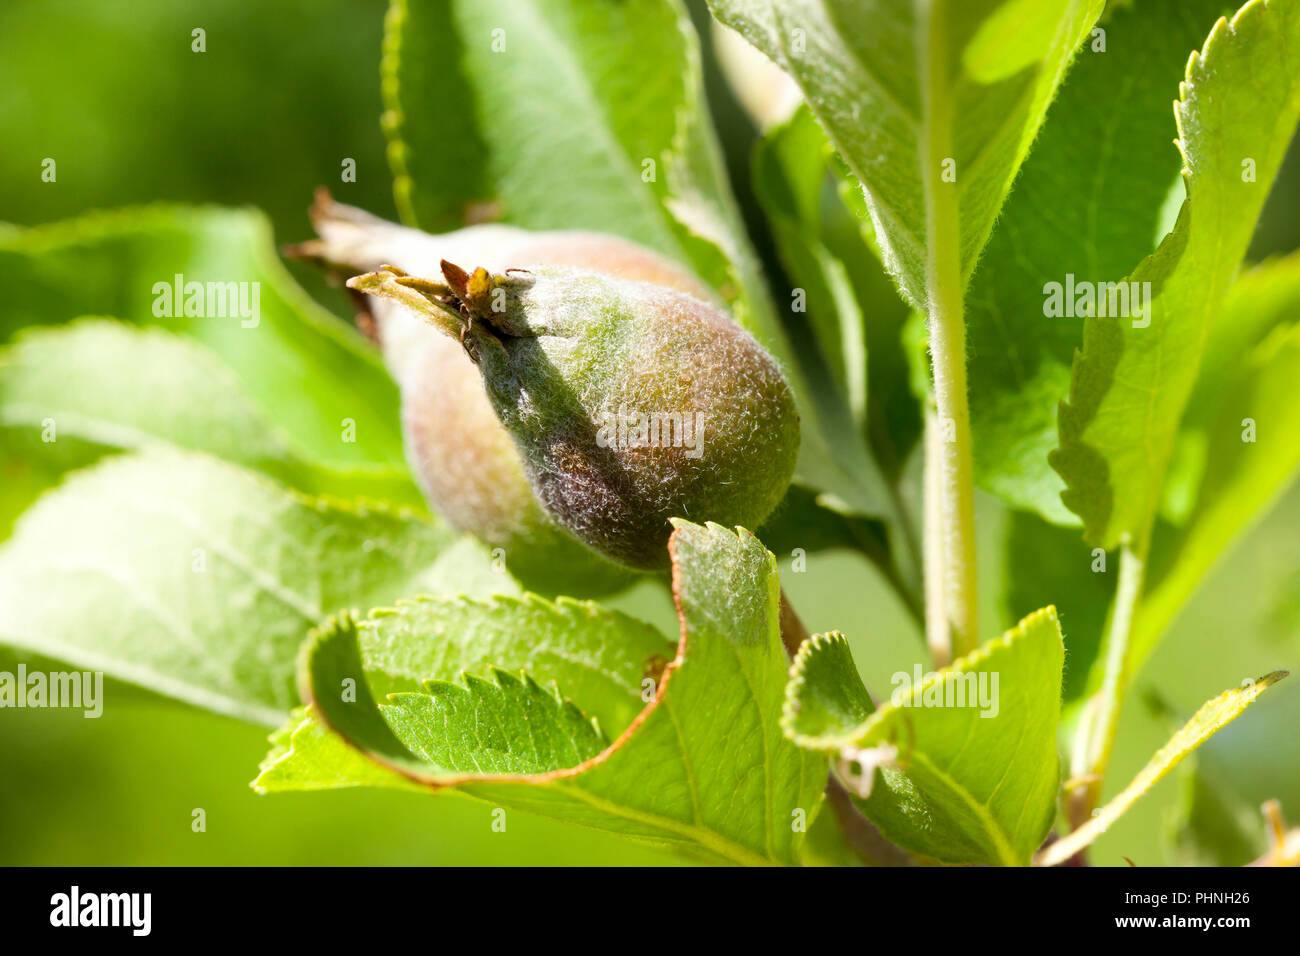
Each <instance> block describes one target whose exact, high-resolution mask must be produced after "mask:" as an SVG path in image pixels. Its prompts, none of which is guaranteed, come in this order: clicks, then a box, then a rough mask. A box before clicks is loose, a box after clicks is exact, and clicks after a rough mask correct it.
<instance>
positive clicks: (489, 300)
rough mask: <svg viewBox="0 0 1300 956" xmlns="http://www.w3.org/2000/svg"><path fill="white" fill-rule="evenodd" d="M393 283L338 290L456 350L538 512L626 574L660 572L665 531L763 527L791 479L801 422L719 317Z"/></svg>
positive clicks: (513, 275) (471, 282) (399, 278)
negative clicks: (361, 295)
mask: <svg viewBox="0 0 1300 956" xmlns="http://www.w3.org/2000/svg"><path fill="white" fill-rule="evenodd" d="M442 273H443V278H444V280H445V281H431V280H428V279H421V278H417V277H414V276H409V275H406V274H405V273H404V272H403V271H402V270H400V269H396V268H388V269H383V270H380V271H378V272H373V273H370V274H367V275H363V276H358V277H356V278H354V279H352V280H350V281H349V282H348V285H349V286H350V287H351V288H353V289H357V290H359V291H363V292H368V293H371V294H374V295H379V296H383V297H386V298H389V299H393V300H396V301H398V302H400V303H402V304H403V305H406V306H408V307H409V308H410V309H412V310H413V311H415V312H416V313H418V314H421V315H423V316H424V317H425V318H427V319H429V320H430V321H431V322H432V324H434V325H435V326H437V327H438V328H440V329H442V331H444V332H445V333H447V334H448V335H449V336H450V337H451V338H452V339H453V340H455V341H458V342H460V343H461V344H462V345H463V347H464V349H465V351H466V353H467V354H468V355H469V357H470V358H471V359H472V360H473V361H474V362H475V363H476V364H477V365H478V368H479V372H480V373H481V375H482V377H483V382H484V384H485V386H486V388H487V394H488V397H489V398H490V399H491V402H492V407H493V408H494V409H495V411H496V414H497V416H498V418H499V419H500V421H501V422H502V424H504V426H505V428H506V431H507V432H508V433H509V434H510V437H511V438H512V439H513V441H514V444H515V447H516V448H517V449H518V451H519V455H520V457H521V459H522V461H523V465H524V471H525V473H526V474H527V477H528V480H529V483H530V484H531V486H532V489H533V492H534V494H535V495H536V497H537V499H538V500H539V501H540V502H541V503H542V505H543V506H544V507H545V508H546V510H547V512H548V513H549V514H550V515H551V516H552V517H553V518H554V519H555V520H556V521H557V522H558V523H559V524H560V525H561V526H562V527H564V528H565V529H567V530H568V531H569V532H570V533H571V534H573V535H574V536H575V537H576V538H578V539H579V540H580V541H583V542H584V543H586V544H587V545H589V546H590V547H592V548H594V549H595V550H597V551H599V552H600V553H601V554H603V555H605V556H607V557H609V558H611V559H612V560H615V561H617V562H619V563H621V564H625V565H627V566H629V567H634V568H641V569H647V570H649V569H658V568H663V567H666V566H667V564H668V561H669V556H668V553H667V551H666V548H665V545H666V543H667V540H668V536H669V533H670V531H671V528H670V525H669V523H668V519H669V518H672V517H678V516H680V517H685V518H689V519H691V520H692V521H705V520H709V521H716V522H718V523H720V524H725V525H744V526H746V527H750V528H755V527H758V526H759V525H760V524H761V523H762V522H763V520H764V519H766V518H767V516H768V515H769V514H770V513H771V512H772V510H773V508H775V507H776V505H777V503H778V502H779V501H780V500H781V497H782V496H783V495H784V493H785V490H786V488H787V486H788V485H789V482H790V478H791V476H792V474H793V472H794V465H795V457H796V454H797V451H798V446H799V419H798V415H797V414H796V412H795V407H794V399H793V396H792V394H791V392H790V388H789V386H788V385H787V384H786V381H785V379H784V378H783V377H782V375H781V372H780V369H778V368H777V366H776V363H775V362H774V361H773V360H772V359H771V357H770V356H769V355H768V354H767V353H766V352H765V351H763V349H762V347H761V346H760V345H759V344H758V343H757V342H756V341H755V340H754V339H753V337H752V336H750V335H749V334H748V333H747V332H745V331H744V330H743V329H741V328H740V327H739V326H738V325H736V324H735V323H734V322H732V321H731V320H730V319H729V318H728V317H727V315H726V314H725V313H723V312H722V311H721V310H719V309H718V308H716V307H715V306H714V305H712V304H710V303H709V302H706V301H704V300H702V299H699V298H697V297H695V296H692V295H688V294H685V293H682V292H678V291H676V290H672V289H668V288H665V287H663V286H659V285H653V284H650V283H645V282H634V281H629V280H627V279H621V278H616V277H612V276H609V275H602V274H599V273H595V272H590V271H587V270H582V269H573V268H565V267H559V266H543V267H539V268H535V269H532V270H530V271H528V272H520V271H510V272H507V273H497V274H492V273H490V272H488V271H487V270H486V269H483V268H478V269H476V270H475V271H474V272H473V274H468V273H466V272H465V271H464V270H462V269H460V268H459V267H457V266H455V265H452V264H451V263H449V262H445V261H444V262H443V263H442Z"/></svg>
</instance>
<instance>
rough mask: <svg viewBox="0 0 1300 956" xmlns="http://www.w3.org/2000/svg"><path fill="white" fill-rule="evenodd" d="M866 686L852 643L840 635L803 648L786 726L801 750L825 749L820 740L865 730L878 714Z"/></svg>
mask: <svg viewBox="0 0 1300 956" xmlns="http://www.w3.org/2000/svg"><path fill="white" fill-rule="evenodd" d="M875 709H876V705H875V704H874V703H872V700H871V695H870V694H869V693H868V692H867V689H866V688H865V687H863V686H862V678H861V677H859V676H858V669H857V666H856V665H855V664H854V663H853V652H852V651H851V650H850V649H849V641H848V638H846V637H845V636H844V635H843V634H841V633H840V632H839V631H831V632H830V633H829V634H814V635H813V636H812V637H811V638H810V639H809V640H806V641H804V642H803V644H802V645H800V647H799V652H798V653H797V654H795V657H794V665H793V666H792V667H791V668H790V683H789V684H787V685H786V689H785V709H784V710H783V711H782V714H781V726H782V728H783V729H784V730H785V734H786V736H787V737H789V738H790V739H791V740H793V741H794V742H795V743H796V744H798V745H799V746H800V747H807V748H809V749H816V750H820V749H825V748H824V747H822V746H821V745H820V744H819V738H822V737H823V736H826V735H833V734H837V733H842V732H843V731H844V730H845V729H847V728H853V727H858V726H861V724H862V723H863V722H864V721H865V720H866V719H867V718H868V717H870V716H871V714H872V713H873V712H874V711H875Z"/></svg>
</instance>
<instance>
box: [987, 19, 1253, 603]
mask: <svg viewBox="0 0 1300 956" xmlns="http://www.w3.org/2000/svg"><path fill="white" fill-rule="evenodd" d="M1232 9H1234V5H1230V4H1229V3H1225V2H1224V0H1142V2H1141V3H1135V4H1131V5H1127V6H1119V5H1116V4H1112V5H1111V9H1109V10H1107V13H1106V16H1105V17H1104V18H1103V20H1102V22H1101V27H1102V28H1103V29H1104V30H1105V35H1104V38H1103V37H1101V36H1098V37H1096V38H1095V39H1090V40H1089V41H1088V42H1085V44H1084V46H1083V48H1082V49H1081V50H1080V52H1079V55H1078V57H1077V58H1076V60H1075V62H1074V65H1073V66H1072V67H1071V68H1070V72H1069V75H1068V76H1067V77H1066V79H1065V82H1064V83H1063V84H1062V85H1061V89H1060V92H1059V93H1058V94H1057V97H1056V100H1055V102H1054V103H1053V104H1052V109H1051V111H1050V112H1049V113H1048V115H1047V119H1046V121H1045V122H1044V123H1043V127H1042V130H1041V131H1040V132H1039V134H1038V138H1037V139H1036V140H1035V142H1034V148H1033V151H1032V152H1031V153H1030V154H1029V158H1028V159H1027V160H1026V161H1025V164H1024V167H1023V168H1022V169H1021V171H1020V175H1019V176H1018V177H1017V179H1016V185H1015V189H1014V190H1013V191H1012V192H1011V195H1010V196H1009V197H1007V201H1006V205H1005V206H1004V207H1003V210H1002V215H1001V216H1000V218H999V219H998V223H997V226H996V227H995V229H994V230H993V234H992V235H991V236H990V238H989V243H988V246H987V247H986V248H985V250H984V254H983V255H982V256H981V258H980V263H979V267H978V269H977V270H976V272H975V275H974V276H973V278H972V280H971V285H970V290H969V294H968V297H967V303H966V319H967V326H968V331H969V337H968V341H969V346H970V348H969V366H968V371H969V379H970V410H971V428H972V431H973V432H974V449H973V450H974V455H975V477H976V481H978V482H979V483H980V484H981V485H982V486H983V487H985V488H987V489H988V490H990V491H992V492H994V493H995V494H997V495H999V496H1000V497H1002V498H1003V499H1004V500H1005V501H1007V502H1008V503H1010V504H1011V505H1013V506H1015V507H1018V508H1027V509H1032V510H1035V511H1037V512H1038V513H1039V514H1041V515H1043V516H1044V517H1045V518H1047V519H1048V520H1050V521H1052V522H1053V523H1056V524H1068V525H1077V524H1078V518H1077V516H1075V515H1074V514H1072V513H1071V512H1070V511H1068V510H1067V509H1066V508H1065V506H1064V505H1063V504H1062V503H1061V499H1060V492H1061V490H1062V489H1063V488H1064V484H1063V482H1062V481H1061V479H1060V476H1059V475H1057V474H1056V472H1054V471H1053V470H1052V468H1051V466H1049V465H1048V463H1047V456H1048V453H1049V452H1050V451H1051V450H1052V449H1053V448H1055V447H1056V443H1057V422H1056V418H1057V405H1058V403H1059V402H1060V400H1061V399H1063V398H1065V397H1066V395H1067V394H1068V393H1069V388H1070V364H1071V361H1072V359H1073V356H1074V351H1075V349H1076V348H1077V346H1078V345H1079V342H1080V339H1081V338H1082V330H1083V320H1082V318H1078V319H1070V318H1057V317H1048V316H1047V315H1045V312H1044V306H1045V301H1046V294H1045V286H1046V285H1047V284H1048V283H1051V282H1057V283H1062V284H1063V283H1065V282H1066V276H1067V275H1074V276H1075V278H1076V279H1077V280H1079V281H1080V282H1102V281H1115V280H1118V279H1119V278H1121V277H1122V276H1124V275H1126V274H1128V273H1129V272H1131V271H1132V269H1133V267H1134V266H1135V265H1136V264H1137V263H1138V262H1140V261H1141V260H1142V259H1143V257H1145V256H1147V255H1149V254H1150V253H1151V252H1152V251H1153V250H1154V249H1155V246H1156V243H1157V242H1159V240H1160V239H1161V237H1162V236H1163V235H1164V233H1165V232H1166V231H1168V228H1169V226H1170V225H1171V224H1170V223H1167V222H1165V217H1166V212H1165V208H1166V205H1167V200H1168V197H1169V196H1171V195H1174V196H1175V198H1176V200H1180V199H1181V198H1182V191H1183V190H1182V184H1181V182H1179V179H1178V154H1177V152H1176V150H1174V149H1173V148H1171V147H1170V144H1169V140H1170V139H1171V137H1172V135H1173V129H1172V123H1171V119H1172V114H1171V110H1170V107H1169V101H1170V99H1171V96H1172V94H1173V92H1174V91H1173V79H1174V77H1177V76H1178V75H1180V73H1181V71H1182V70H1183V68H1184V67H1185V66H1186V63H1187V55H1188V54H1189V53H1190V52H1191V51H1192V50H1194V49H1196V48H1197V47H1199V46H1200V44H1201V43H1202V41H1203V40H1204V39H1205V35H1206V33H1207V32H1208V31H1209V28H1210V27H1211V25H1213V23H1214V21H1215V20H1216V19H1218V17H1219V15H1220V14H1222V13H1224V12H1231V11H1232ZM1103 40H1104V44H1105V47H1104V49H1102V48H1100V43H1101V42H1103ZM1121 63H1122V64H1123V68H1122V69H1119V68H1117V66H1116V64H1121ZM1171 187H1172V188H1173V189H1175V190H1176V193H1173V194H1171ZM1039 606H1041V602H1039V603H1038V604H1035V605H1034V607H1039ZM1067 620H1068V618H1067Z"/></svg>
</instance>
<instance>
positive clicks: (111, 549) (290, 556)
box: [0, 451, 454, 724]
mask: <svg viewBox="0 0 1300 956" xmlns="http://www.w3.org/2000/svg"><path fill="white" fill-rule="evenodd" d="M453 540H454V538H453V535H452V534H451V533H450V532H449V531H447V530H445V529H444V528H442V527H440V526H439V525H436V524H431V523H430V522H429V521H427V520H424V519H420V518H417V517H415V516H413V515H411V514H409V513H407V512H404V511H398V512H394V511H391V510H389V509H387V508H385V507H378V506H367V505H364V504H358V505H355V506H347V505H344V504H342V503H339V502H334V501H330V500H326V499H319V498H307V497H304V496H302V495H300V494H297V493H294V492H291V491H289V490H287V489H285V488H282V487H280V486H278V485H276V484H274V483H272V482H271V481H269V480H267V479H265V478H263V477H261V476H259V475H256V474H254V473H252V472H248V471H245V470H243V469H240V468H237V467H235V466H233V465H230V464H226V463H224V462H220V461H218V460H216V459H213V458H209V457H207V456H203V455H198V454H194V453H180V452H165V451H156V452H150V453H147V454H141V455H132V456H124V457H114V458H109V459H106V460H104V461H103V462H102V463H100V464H98V465H95V466H94V467H92V468H89V469H87V470H85V471H81V472H77V473H74V474H73V475H71V476H70V477H69V478H68V479H67V480H66V481H65V482H64V483H63V484H62V485H61V486H60V487H58V488H57V489H55V490H53V491H51V492H48V493H47V494H46V495H44V496H43V497H42V498H41V499H40V500H39V501H38V502H37V504H36V505H35V506H34V507H33V508H31V510H29V511H28V512H27V513H26V514H25V515H24V516H23V517H22V518H21V519H20V520H19V522H18V524H17V527H16V529H15V531H14V534H13V537H12V538H11V539H10V540H9V541H8V542H7V543H6V544H5V545H4V546H3V548H0V607H4V608H5V613H4V615H3V617H0V643H5V644H10V645H13V646H15V647H19V648H22V649H24V650H28V651H33V652H36V653H41V654H46V655H49V656H51V657H55V658H58V659H60V660H64V661H68V662H70V663H72V664H74V665H77V666H81V667H87V668H92V669H95V670H102V671H104V672H105V673H106V674H108V675H110V676H113V677H117V678H120V679H122V680H125V681H129V682H131V683H136V684H140V685H142V686H145V687H149V688H151V689H153V690H156V691H158V692H160V693H163V694H167V695H170V696H172V697H177V698H180V699H181V700H185V701H188V702H189V703H193V704H196V705H199V706H203V707H207V708H209V709H211V710H216V711H218V712H221V713H225V714H230V715H232V716H236V717H241V718H243V719H246V720H252V721H259V722H264V723H269V724H276V723H279V722H280V721H281V720H282V719H283V716H284V715H285V714H286V713H288V711H289V709H290V708H291V706H292V705H293V703H294V670H295V668H294V661H295V658H296V656H297V651H298V647H299V645H300V644H301V643H302V640H303V637H304V635H305V634H306V633H307V631H308V629H309V628H311V627H313V626H314V625H316V624H317V623H319V622H320V621H321V620H322V619H324V618H325V616H326V615H328V614H330V613H332V612H333V611H335V610H336V609H338V608H339V607H348V606H363V607H370V606H373V605H376V604H380V603H384V602H388V601H392V600H393V599H395V598H396V596H397V595H399V594H403V593H412V592H418V591H420V590H423V589H424V587H425V586H426V581H425V577H424V575H425V574H426V573H428V572H429V571H430V570H431V565H434V563H435V559H436V558H437V557H438V555H439V552H440V551H441V550H442V549H444V548H446V547H447V546H448V545H449V544H450V543H451V542H452V541H453Z"/></svg>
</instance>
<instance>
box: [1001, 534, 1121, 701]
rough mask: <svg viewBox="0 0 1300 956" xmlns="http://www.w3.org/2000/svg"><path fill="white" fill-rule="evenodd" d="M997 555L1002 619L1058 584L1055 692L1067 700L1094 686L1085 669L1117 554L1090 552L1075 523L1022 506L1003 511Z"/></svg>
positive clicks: (1043, 599)
mask: <svg viewBox="0 0 1300 956" xmlns="http://www.w3.org/2000/svg"><path fill="white" fill-rule="evenodd" d="M1003 556H1004V562H1005V563H1004V568H1005V570H1004V571H1003V575H1002V579H1003V582H1004V584H1003V595H1002V596H1003V602H1002V603H1003V608H1004V609H1005V611H1006V615H1007V620H1018V619H1019V618H1020V617H1022V616H1023V615H1025V614H1026V613H1028V612H1029V610H1030V609H1032V608H1038V607H1042V606H1043V605H1044V604H1046V603H1047V601H1048V599H1049V598H1051V596H1052V595H1053V594H1057V593H1059V592H1061V591H1062V590H1064V592H1065V593H1063V594H1060V597H1061V600H1060V601H1059V602H1057V603H1056V604H1055V605H1054V607H1055V608H1056V612H1057V616H1058V617H1060V619H1061V629H1062V630H1063V631H1064V633H1065V681H1064V684H1063V686H1062V689H1061V695H1062V697H1063V699H1064V700H1065V702H1066V703H1070V702H1072V701H1074V700H1076V699H1078V698H1080V697H1082V696H1083V695H1084V694H1086V693H1088V692H1090V691H1094V690H1096V687H1092V686H1090V685H1089V682H1088V681H1089V673H1090V668H1091V667H1092V666H1093V664H1094V662H1096V661H1097V660H1098V653H1099V651H1100V650H1101V637H1102V634H1103V633H1104V632H1105V630H1106V615H1107V613H1108V612H1109V610H1110V605H1111V601H1112V599H1113V598H1114V595H1115V579H1116V574H1115V571H1116V566H1117V559H1118V557H1119V556H1118V555H1115V554H1103V555H1097V554H1094V553H1093V551H1092V549H1090V548H1089V547H1088V546H1087V545H1086V544H1084V543H1083V541H1081V540H1080V538H1079V532H1078V531H1077V530H1076V529H1074V528H1062V527H1059V526H1057V525H1052V524H1048V523H1047V522H1046V521H1044V520H1043V519H1042V518H1040V517H1039V516H1038V515H1036V514H1032V513H1030V512H1027V511H1013V512H1011V514H1009V515H1008V516H1007V520H1006V537H1005V539H1004V540H1003ZM1101 562H1105V563H1104V564H1102V563H1101ZM1064 581H1068V582H1069V583H1070V584H1069V587H1068V588H1064V589H1063V588H1062V587H1061V584H1062V582H1064Z"/></svg>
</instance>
